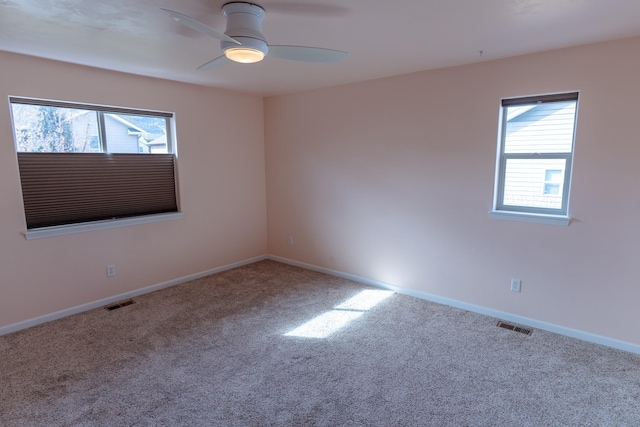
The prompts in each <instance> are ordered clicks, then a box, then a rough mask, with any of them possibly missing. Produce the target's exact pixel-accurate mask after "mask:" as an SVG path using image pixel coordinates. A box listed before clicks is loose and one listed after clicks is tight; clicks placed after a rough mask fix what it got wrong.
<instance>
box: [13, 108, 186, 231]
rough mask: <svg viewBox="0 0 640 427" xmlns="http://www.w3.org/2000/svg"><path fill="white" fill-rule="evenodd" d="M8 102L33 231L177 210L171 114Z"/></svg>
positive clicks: (29, 222)
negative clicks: (152, 148) (151, 148)
mask: <svg viewBox="0 0 640 427" xmlns="http://www.w3.org/2000/svg"><path fill="white" fill-rule="evenodd" d="M10 104H11V113H12V119H13V129H14V136H15V144H16V151H17V157H18V166H19V169H20V180H21V185H22V196H23V203H24V210H25V217H26V223H27V230H34V229H40V228H43V227H53V226H62V225H72V224H79V223H87V222H93V221H104V220H114V219H121V218H129V217H136V216H145V215H154V214H161V213H170V212H178V203H177V192H176V177H175V160H176V159H175V148H174V147H173V145H172V140H171V131H170V130H171V119H172V117H173V116H172V114H170V113H162V112H152V111H141V110H132V109H124V108H111V107H103V106H96V105H84V104H73V103H64V102H52V101H46V100H35V99H25V98H13V97H12V98H10ZM149 147H154V150H150V149H149Z"/></svg>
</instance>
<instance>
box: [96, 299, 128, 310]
mask: <svg viewBox="0 0 640 427" xmlns="http://www.w3.org/2000/svg"><path fill="white" fill-rule="evenodd" d="M135 303H136V302H135V301H134V300H132V299H128V300H126V301H122V302H118V303H116V304H111V305H108V306H106V307H105V308H104V309H105V310H108V311H112V310H116V309H118V308H122V307H126V306H128V305H131V304H135Z"/></svg>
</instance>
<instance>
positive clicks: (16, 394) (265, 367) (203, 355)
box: [0, 261, 640, 427]
mask: <svg viewBox="0 0 640 427" xmlns="http://www.w3.org/2000/svg"><path fill="white" fill-rule="evenodd" d="M135 302H136V303H135V304H132V305H128V306H125V307H122V308H119V309H117V310H113V311H107V310H104V309H96V310H91V311H87V312H84V313H81V314H77V315H74V316H70V317H67V318H64V319H60V320H56V321H54V322H50V323H47V324H43V325H39V326H36V327H33V328H30V329H26V330H23V331H19V332H16V333H13V334H9V335H5V336H2V337H0V355H1V357H0V397H1V399H0V425H2V426H6V427H9V426H19V427H23V426H47V427H50V426H640V406H639V403H640V356H638V355H635V354H631V353H627V352H623V351H619V350H614V349H611V348H607V347H603V346H599V345H595V344H590V343H586V342H582V341H579V340H575V339H572V338H568V337H564V336H560V335H556V334H552V333H549V332H545V331H541V330H533V333H532V334H531V335H525V334H522V333H518V332H514V331H509V330H506V329H503V328H499V327H497V326H496V323H497V319H493V318H490V317H486V316H482V315H479V314H475V313H470V312H466V311H463V310H458V309H455V308H451V307H447V306H442V305H438V304H434V303H431V302H427V301H423V300H419V299H416V298H412V297H409V296H405V295H399V294H393V293H385V292H384V291H380V290H376V289H375V288H371V287H368V286H366V285H363V284H360V283H357V282H353V281H349V280H345V279H341V278H336V277H333V276H328V275H325V274H321V273H317V272H313V271H308V270H304V269H301V268H297V267H292V266H289V265H285V264H281V263H277V262H274V261H261V262H257V263H254V264H251V265H247V266H244V267H240V268H236V269H233V270H229V271H225V272H222V273H219V274H215V275H212V276H208V277H205V278H202V279H198V280H194V281H191V282H188V283H184V284H181V285H178V286H174V287H171V288H167V289H164V290H161V291H158V292H154V293H150V294H146V295H143V296H139V297H136V298H135ZM309 321H312V322H309ZM331 332H332V333H331Z"/></svg>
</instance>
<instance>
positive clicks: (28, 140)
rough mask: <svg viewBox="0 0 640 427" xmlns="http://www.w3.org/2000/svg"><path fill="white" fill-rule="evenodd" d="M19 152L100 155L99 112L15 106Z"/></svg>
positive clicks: (14, 120) (14, 114) (12, 106)
mask: <svg viewBox="0 0 640 427" xmlns="http://www.w3.org/2000/svg"><path fill="white" fill-rule="evenodd" d="M11 112H12V116H13V129H14V132H15V140H16V147H17V150H18V151H19V152H49V153H65V152H66V153H75V152H78V153H91V152H98V153H99V152H100V151H101V147H100V143H99V136H98V135H99V132H98V119H97V112H95V111H90V110H79V109H76V108H62V107H52V106H43V105H23V104H11Z"/></svg>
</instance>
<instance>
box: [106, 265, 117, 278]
mask: <svg viewBox="0 0 640 427" xmlns="http://www.w3.org/2000/svg"><path fill="white" fill-rule="evenodd" d="M115 275H116V266H115V265H113V264H109V265H107V277H113V276H115Z"/></svg>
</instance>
